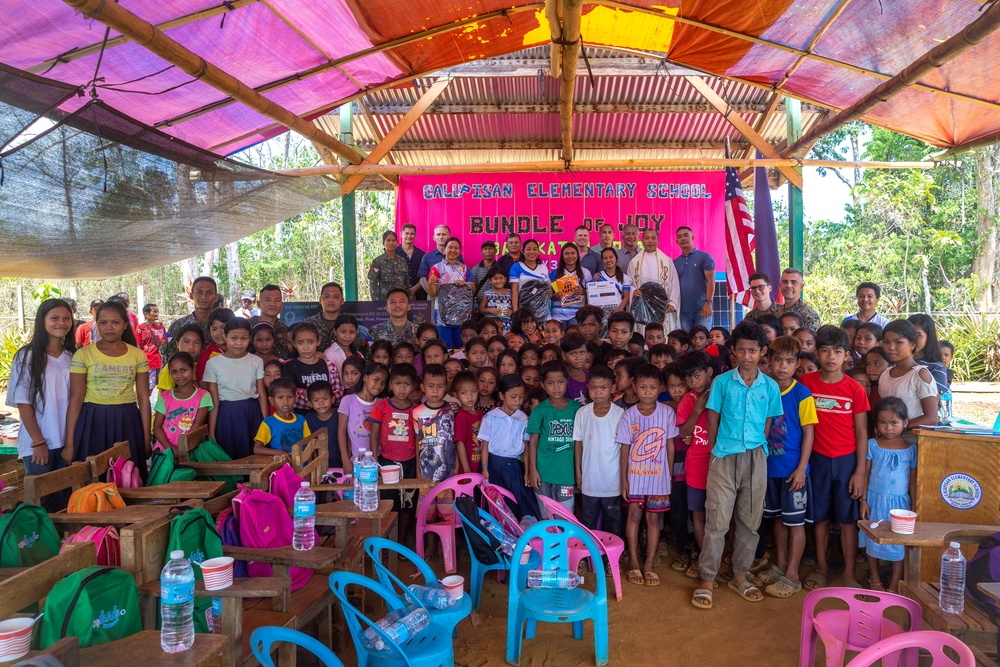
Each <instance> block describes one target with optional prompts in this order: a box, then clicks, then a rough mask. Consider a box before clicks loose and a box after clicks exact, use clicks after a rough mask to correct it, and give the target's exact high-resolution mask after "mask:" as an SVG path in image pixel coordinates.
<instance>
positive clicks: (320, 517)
mask: <svg viewBox="0 0 1000 667" xmlns="http://www.w3.org/2000/svg"><path fill="white" fill-rule="evenodd" d="M391 511H392V501H391V500H380V501H379V502H378V509H377V510H375V511H374V512H362V511H361V510H360V509H358V506H357V505H355V504H354V501H353V500H338V501H337V502H334V503H324V504H322V505H316V525H317V526H335V527H336V529H337V533H336V536H335V541H334V544H336V545H337V548H338V549H346V548H347V527H348V526H349V525H350V524H351V521H353V520H355V519H358V520H361V521H364V520H366V519H367V520H369V521H371V522H372V523H371V526H372V531H371V534H372V535H375V536H379V535H381V534H382V519H384V518H385V517H387V516H388V515H389V512H391Z"/></svg>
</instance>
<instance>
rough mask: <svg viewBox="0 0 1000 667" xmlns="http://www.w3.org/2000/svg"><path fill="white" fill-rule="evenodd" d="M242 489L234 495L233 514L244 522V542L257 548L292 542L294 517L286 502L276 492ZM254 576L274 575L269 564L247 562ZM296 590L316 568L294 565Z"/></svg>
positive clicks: (241, 540) (292, 570) (294, 585)
mask: <svg viewBox="0 0 1000 667" xmlns="http://www.w3.org/2000/svg"><path fill="white" fill-rule="evenodd" d="M239 488H240V492H239V493H238V494H236V497H235V498H233V514H235V515H236V521H237V522H238V523H239V524H240V542H242V544H243V546H244V547H250V548H253V549H275V548H277V547H287V546H291V544H292V532H293V530H294V528H293V525H292V517H291V516H290V515H289V514H288V508H287V507H286V506H285V504H284V502H283V501H282V500H281V499H280V498H278V497H277V496H275V495H272V494H270V493H267V492H266V491H261V490H260V489H247V488H246V487H245V486H243V485H242V484H240V485H239ZM247 570H248V571H249V573H250V576H251V577H270V576H271V566H270V565H268V564H267V563H254V562H247ZM290 574H291V577H292V590H293V591H297V590H299V589H300V588H302V587H303V586H305V585H306V583H308V581H309V579H310V578H311V577H312V575H313V571H312V570H311V569H308V568H303V567H293V568H291V572H290Z"/></svg>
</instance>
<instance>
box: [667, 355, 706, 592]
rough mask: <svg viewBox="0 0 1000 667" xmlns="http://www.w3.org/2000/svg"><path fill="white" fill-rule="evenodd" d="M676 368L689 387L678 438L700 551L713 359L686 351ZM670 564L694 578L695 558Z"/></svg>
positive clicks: (679, 413)
mask: <svg viewBox="0 0 1000 667" xmlns="http://www.w3.org/2000/svg"><path fill="white" fill-rule="evenodd" d="M677 372H678V373H680V375H681V377H683V378H684V380H685V381H686V382H687V386H688V388H689V389H690V390H691V391H689V392H688V393H687V394H685V395H684V398H682V399H681V402H680V404H678V406H677V426H678V428H679V429H680V438H681V439H682V440H683V441H685V442H688V443H689V444H688V447H687V452H686V454H685V458H684V483H685V484H686V485H687V509H688V511H690V512H691V519H692V521H691V522H692V523H693V524H694V539H695V542H696V543H697V544H698V550H699V551H701V548H702V543H703V541H704V539H705V496H706V489H707V488H708V464H709V461H710V460H711V458H712V448H711V447H709V446H708V412H706V410H705V406H706V405H708V396H709V393H710V390H711V389H712V359H711V357H709V355H708V354H706V353H705V352H688V353H687V354H685V355H684V356H682V357H681V359H680V361H678V362H677ZM671 568H672V569H674V570H677V571H678V572H680V571H681V570H682V569H683V570H685V572H684V574H685V575H687V576H688V577H690V578H692V579H697V578H698V577H699V576H700V575H699V573H698V560H697V558H695V559H694V560H691V559H690V558H689V557H688V556H687V554H684V552H683V551H681V556H680V557H679V558H678V559H677V560H676V561H675V562H674V564H673V565H671Z"/></svg>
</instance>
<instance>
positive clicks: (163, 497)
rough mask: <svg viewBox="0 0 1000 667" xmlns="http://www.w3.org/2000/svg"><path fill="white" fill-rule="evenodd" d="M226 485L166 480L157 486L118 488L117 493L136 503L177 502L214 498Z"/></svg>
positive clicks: (222, 483)
mask: <svg viewBox="0 0 1000 667" xmlns="http://www.w3.org/2000/svg"><path fill="white" fill-rule="evenodd" d="M225 486H226V483H225V482H214V481H191V482H168V483H167V484H159V485H157V486H141V487H139V488H137V489H118V495H119V496H121V497H122V499H123V500H125V501H126V502H127V501H129V500H131V501H134V502H136V503H179V502H182V501H184V500H187V499H188V498H199V499H201V500H208V499H209V498H214V497H215V495H216V494H218V493H219V491H222V489H224V488H225Z"/></svg>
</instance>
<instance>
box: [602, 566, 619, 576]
mask: <svg viewBox="0 0 1000 667" xmlns="http://www.w3.org/2000/svg"><path fill="white" fill-rule="evenodd" d="M615 569H616V566H614V565H612V564H611V563H605V564H604V576H605V577H608V578H611V579H613V578H614V576H615ZM619 571H620V570H619Z"/></svg>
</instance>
